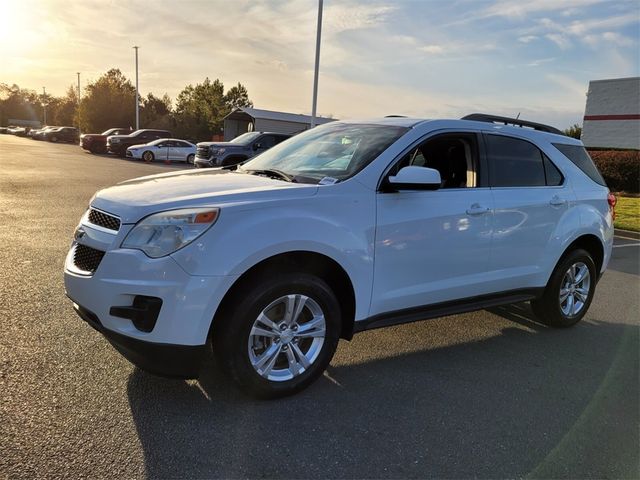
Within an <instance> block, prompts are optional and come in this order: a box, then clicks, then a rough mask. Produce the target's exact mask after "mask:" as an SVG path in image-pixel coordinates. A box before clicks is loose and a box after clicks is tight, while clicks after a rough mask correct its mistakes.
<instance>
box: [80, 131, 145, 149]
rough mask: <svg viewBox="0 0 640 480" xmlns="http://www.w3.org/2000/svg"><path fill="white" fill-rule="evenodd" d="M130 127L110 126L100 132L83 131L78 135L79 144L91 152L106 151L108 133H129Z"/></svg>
mask: <svg viewBox="0 0 640 480" xmlns="http://www.w3.org/2000/svg"><path fill="white" fill-rule="evenodd" d="M131 132H133V130H131V129H130V128H121V127H116V128H110V129H109V130H105V131H104V132H102V133H84V134H82V135H80V146H81V147H82V148H83V149H85V150H89V151H90V152H91V153H107V137H108V136H110V135H129V134H131Z"/></svg>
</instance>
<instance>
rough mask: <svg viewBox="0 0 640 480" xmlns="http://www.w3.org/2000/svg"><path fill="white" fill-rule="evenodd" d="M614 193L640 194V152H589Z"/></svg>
mask: <svg viewBox="0 0 640 480" xmlns="http://www.w3.org/2000/svg"><path fill="white" fill-rule="evenodd" d="M589 155H591V158H593V161H594V162H595V164H596V165H597V166H598V170H600V173H601V174H602V176H603V177H604V179H605V181H606V182H607V186H608V187H609V189H610V190H611V191H612V192H627V193H639V192H640V151H638V150H627V151H620V150H589Z"/></svg>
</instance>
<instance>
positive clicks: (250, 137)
mask: <svg viewBox="0 0 640 480" xmlns="http://www.w3.org/2000/svg"><path fill="white" fill-rule="evenodd" d="M260 135H261V133H260V132H247V133H243V134H242V135H240V136H239V137H236V138H234V139H233V140H231V141H230V142H229V143H240V144H242V145H247V144H249V143H251V142H253V141H254V140H255V139H256V138H258V137H259V136H260Z"/></svg>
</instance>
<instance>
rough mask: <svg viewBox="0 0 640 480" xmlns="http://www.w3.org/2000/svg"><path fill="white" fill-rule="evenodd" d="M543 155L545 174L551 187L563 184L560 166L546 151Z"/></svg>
mask: <svg viewBox="0 0 640 480" xmlns="http://www.w3.org/2000/svg"><path fill="white" fill-rule="evenodd" d="M542 156H543V157H544V175H545V177H546V178H547V185H548V186H550V187H556V186H558V185H562V173H560V170H558V167H556V166H555V165H554V164H553V162H552V161H551V160H550V159H549V157H547V156H546V155H545V154H544V153H543V154H542Z"/></svg>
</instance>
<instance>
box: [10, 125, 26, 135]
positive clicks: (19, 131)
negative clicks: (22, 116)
mask: <svg viewBox="0 0 640 480" xmlns="http://www.w3.org/2000/svg"><path fill="white" fill-rule="evenodd" d="M7 132H8V133H10V134H11V135H15V136H16V137H24V136H26V135H27V129H26V128H24V127H9V128H8V129H7Z"/></svg>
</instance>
